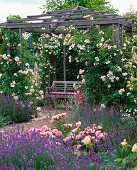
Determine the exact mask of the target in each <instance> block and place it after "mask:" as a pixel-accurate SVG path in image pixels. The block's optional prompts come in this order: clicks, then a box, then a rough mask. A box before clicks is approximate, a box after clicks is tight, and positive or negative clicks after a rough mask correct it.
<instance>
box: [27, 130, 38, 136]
mask: <svg viewBox="0 0 137 170" xmlns="http://www.w3.org/2000/svg"><path fill="white" fill-rule="evenodd" d="M35 131H36V129H35V128H31V129H30V130H29V131H28V133H29V136H31V135H32V133H34V132H35Z"/></svg>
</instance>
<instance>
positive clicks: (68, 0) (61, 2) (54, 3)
mask: <svg viewBox="0 0 137 170" xmlns="http://www.w3.org/2000/svg"><path fill="white" fill-rule="evenodd" d="M75 6H83V7H86V8H90V9H91V8H92V9H97V10H100V11H106V12H108V13H117V12H118V10H117V9H114V8H113V6H112V5H111V4H110V3H109V2H108V1H106V0H46V4H45V5H43V8H42V9H44V13H45V12H46V11H56V10H60V9H65V8H71V7H75Z"/></svg>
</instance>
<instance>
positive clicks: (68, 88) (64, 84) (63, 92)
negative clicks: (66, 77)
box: [45, 81, 83, 98]
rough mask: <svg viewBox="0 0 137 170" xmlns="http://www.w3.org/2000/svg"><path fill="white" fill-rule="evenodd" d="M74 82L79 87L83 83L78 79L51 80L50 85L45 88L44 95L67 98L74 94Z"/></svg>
mask: <svg viewBox="0 0 137 170" xmlns="http://www.w3.org/2000/svg"><path fill="white" fill-rule="evenodd" d="M74 84H76V85H77V87H78V88H79V87H80V86H81V84H83V83H82V82H79V81H53V83H52V86H51V87H47V88H46V96H45V97H57V98H68V97H69V96H72V95H74V94H75V92H76V90H77V89H74V87H73V85H74Z"/></svg>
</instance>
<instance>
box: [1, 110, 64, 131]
mask: <svg viewBox="0 0 137 170" xmlns="http://www.w3.org/2000/svg"><path fill="white" fill-rule="evenodd" d="M63 112H66V110H65V109H58V110H57V111H56V110H55V109H54V108H53V107H41V112H40V113H39V115H38V117H37V118H34V119H31V120H29V121H28V122H23V123H18V125H19V126H20V127H23V126H24V129H25V130H28V129H30V128H41V127H42V126H44V125H47V126H49V127H50V121H51V117H52V116H53V115H56V114H58V113H63ZM12 128H13V127H12V125H7V126H4V127H2V128H0V132H3V131H4V129H6V130H8V129H12Z"/></svg>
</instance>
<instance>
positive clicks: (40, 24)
mask: <svg viewBox="0 0 137 170" xmlns="http://www.w3.org/2000/svg"><path fill="white" fill-rule="evenodd" d="M87 18H88V19H87ZM24 21H25V22H24ZM71 25H73V26H74V27H75V28H78V29H80V30H86V29H88V28H90V27H91V26H94V25H98V31H99V32H100V31H101V30H102V27H109V26H111V28H112V39H113V40H112V41H113V45H117V47H119V46H120V44H121V43H122V42H123V31H122V30H123V27H126V28H127V29H129V30H132V28H133V27H135V26H136V25H137V24H136V23H135V21H133V20H132V19H131V18H127V17H121V16H119V15H117V14H109V13H107V12H103V11H98V10H96V9H88V8H85V7H81V6H77V7H73V8H68V9H62V10H58V11H48V12H46V13H45V14H41V15H33V16H27V18H23V19H18V20H10V21H8V22H5V23H1V24H0V28H4V29H19V33H20V43H21V44H22V32H23V30H25V31H26V32H37V33H47V34H51V33H54V34H66V33H67V32H69V27H70V26H71ZM9 51H10V50H9ZM65 55H66V54H65V46H64V47H63V70H64V81H65V80H66V65H65V63H66V57H65Z"/></svg>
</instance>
